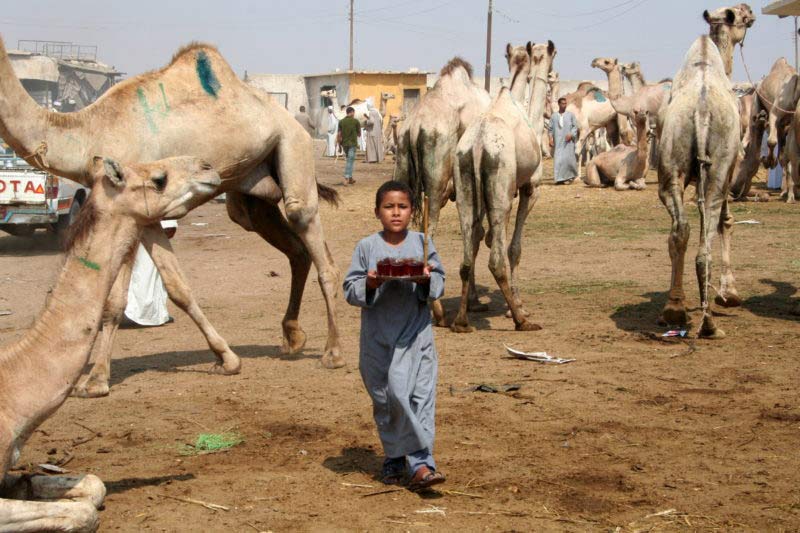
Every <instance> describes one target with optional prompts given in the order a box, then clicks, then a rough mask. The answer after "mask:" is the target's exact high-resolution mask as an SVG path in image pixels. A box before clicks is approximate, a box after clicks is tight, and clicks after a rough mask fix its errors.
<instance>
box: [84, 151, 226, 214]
mask: <svg viewBox="0 0 800 533" xmlns="http://www.w3.org/2000/svg"><path fill="white" fill-rule="evenodd" d="M92 175H93V178H94V185H93V187H92V194H91V195H90V198H91V199H92V202H93V203H94V206H95V207H96V208H97V209H102V210H108V211H111V212H113V213H118V214H122V215H128V216H132V217H134V218H135V219H136V220H137V222H138V223H139V224H151V223H153V222H156V221H158V220H160V219H162V218H180V217H182V216H184V215H185V214H186V213H188V212H189V211H191V210H192V209H194V208H195V207H197V206H198V205H200V204H202V203H204V202H206V201H208V200H210V199H211V198H213V197H214V196H215V195H216V194H217V188H218V187H219V185H220V184H221V183H222V181H221V180H220V177H219V174H217V172H216V171H215V170H214V169H213V168H212V167H211V165H209V164H208V163H206V162H205V161H203V160H201V159H198V158H196V157H187V156H183V157H170V158H167V159H161V160H159V161H153V162H152V163H140V164H130V165H122V164H120V163H118V162H116V161H114V160H113V159H110V158H107V157H100V156H97V157H95V158H94V161H93V162H92Z"/></svg>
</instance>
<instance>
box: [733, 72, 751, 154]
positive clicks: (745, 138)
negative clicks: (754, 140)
mask: <svg viewBox="0 0 800 533" xmlns="http://www.w3.org/2000/svg"><path fill="white" fill-rule="evenodd" d="M755 90H756V88H755V87H754V86H753V85H752V84H751V83H736V84H734V85H733V94H734V95H735V96H736V100H737V101H738V102H739V134H740V137H741V139H742V146H747V143H748V142H750V136H749V132H750V120H751V118H752V114H753V100H754V95H755Z"/></svg>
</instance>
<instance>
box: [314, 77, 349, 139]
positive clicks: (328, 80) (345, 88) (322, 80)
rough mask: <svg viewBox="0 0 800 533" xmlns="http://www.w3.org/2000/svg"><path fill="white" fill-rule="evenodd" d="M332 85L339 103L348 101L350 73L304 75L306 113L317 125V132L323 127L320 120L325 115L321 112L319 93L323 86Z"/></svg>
mask: <svg viewBox="0 0 800 533" xmlns="http://www.w3.org/2000/svg"><path fill="white" fill-rule="evenodd" d="M331 85H333V86H334V87H335V88H336V96H337V98H338V100H339V105H341V104H347V103H349V102H350V100H351V98H350V74H348V73H346V72H341V73H333V74H328V75H323V76H306V77H305V92H306V98H307V99H308V114H309V115H310V116H311V120H312V121H313V122H314V124H316V125H317V132H318V133H321V132H323V131H324V130H325V128H323V127H321V126H320V120H322V118H324V117H325V116H326V113H323V111H324V110H323V109H322V103H321V101H320V96H319V93H320V92H321V91H322V88H323V87H327V86H331Z"/></svg>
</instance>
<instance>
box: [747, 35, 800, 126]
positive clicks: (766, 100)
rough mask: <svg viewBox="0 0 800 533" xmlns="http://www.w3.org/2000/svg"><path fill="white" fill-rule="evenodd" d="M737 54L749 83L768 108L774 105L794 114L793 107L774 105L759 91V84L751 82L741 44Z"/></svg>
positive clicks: (780, 109) (788, 113)
mask: <svg viewBox="0 0 800 533" xmlns="http://www.w3.org/2000/svg"><path fill="white" fill-rule="evenodd" d="M742 44H744V40H742ZM739 55H740V57H741V58H742V65H743V66H744V71H745V73H746V74H747V79H748V80H749V81H750V84H751V85H752V86H753V87H755V92H756V94H757V95H758V97H759V98H761V99H762V100H763V101H765V102H766V103H767V104H769V107H770V108H772V107H774V108H776V109H778V110H779V111H783V112H784V113H786V114H787V115H794V113H795V110H793V109H792V110H789V109H784V108H782V107H780V106H777V105H775V103H774V102H772V101H770V99H769V98H767V97H766V96H764V93H763V92H762V91H761V84H758V85H756V84H755V83H753V79H752V78H751V77H750V70H748V68H747V63H745V60H744V50H742V46H741V45H739Z"/></svg>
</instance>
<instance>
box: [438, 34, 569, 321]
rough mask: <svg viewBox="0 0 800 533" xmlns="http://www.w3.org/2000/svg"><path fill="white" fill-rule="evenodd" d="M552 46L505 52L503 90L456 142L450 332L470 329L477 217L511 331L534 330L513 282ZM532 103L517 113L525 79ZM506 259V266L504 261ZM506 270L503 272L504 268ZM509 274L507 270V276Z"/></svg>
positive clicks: (534, 177) (533, 193)
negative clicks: (457, 280) (458, 248)
mask: <svg viewBox="0 0 800 533" xmlns="http://www.w3.org/2000/svg"><path fill="white" fill-rule="evenodd" d="M555 55H556V47H555V45H554V44H553V42H552V41H547V43H544V44H533V43H531V42H528V44H527V45H526V46H517V47H512V46H511V45H510V44H509V45H508V46H507V47H506V58H507V60H508V69H509V75H510V78H511V83H510V87H504V88H502V89H501V90H500V93H499V94H498V95H497V97H496V98H495V100H494V102H492V105H491V107H490V108H489V109H488V110H487V111H486V113H485V114H484V115H483V116H482V117H481V118H480V119H479V120H478V121H476V122H475V123H474V124H473V125H471V126H470V128H469V130H468V131H467V132H466V133H465V134H464V136H463V137H462V138H461V140H460V141H459V142H458V148H457V150H456V165H455V166H454V173H453V179H454V182H455V186H456V190H457V194H456V203H457V206H458V217H459V220H460V222H461V235H462V239H463V243H464V257H463V259H462V263H461V269H460V274H461V287H462V288H461V303H460V305H459V309H458V315H457V316H456V318H455V321H454V322H453V325H452V330H453V331H455V332H458V333H465V332H470V331H473V328H472V327H471V326H470V325H469V318H468V316H467V300H468V297H469V294H468V293H469V288H468V287H469V282H470V279H472V276H473V273H474V272H473V271H474V269H475V257H476V255H477V253H478V247H479V245H480V241H481V240H482V238H483V233H484V230H483V218H484V215H486V216H487V218H488V220H489V233H488V235H487V238H486V241H487V245H488V246H489V247H490V248H491V252H490V254H489V270H491V272H492V275H493V276H494V278H495V281H497V284H498V286H499V287H500V290H501V291H502V293H503V296H504V297H505V300H506V303H507V304H508V308H509V311H510V314H511V318H513V320H514V328H515V329H516V330H517V331H536V330H539V329H541V326H539V325H538V324H535V323H533V322H531V321H529V320H528V319H527V318H526V314H527V313H526V311H525V309H524V308H523V305H522V299H521V297H520V294H519V287H518V284H517V277H516V276H517V266H518V265H519V261H520V257H521V255H522V231H523V229H524V226H525V220H526V219H527V217H528V214H529V213H530V211H531V209H532V208H533V206H534V204H535V203H536V200H537V198H538V196H539V190H538V187H539V184H540V183H541V179H542V172H541V170H540V168H541V163H542V150H541V148H540V144H541V143H542V136H543V132H542V131H541V129H540V128H539V124H540V123H541V120H542V116H543V114H544V107H545V100H546V99H547V85H548V83H547V76H548V74H549V73H550V70H551V69H552V66H553V59H554V58H555ZM529 79H530V80H531V82H530V84H531V91H530V93H531V99H530V106H529V108H528V110H527V112H526V111H525V110H523V109H522V104H521V102H523V101H524V98H525V92H526V90H527V86H528V80H529ZM515 196H519V204H518V206H517V216H516V222H515V225H514V233H513V236H512V238H511V241H510V242H509V241H508V235H507V232H508V228H507V226H508V222H509V217H510V216H511V210H512V205H513V203H514V197H515ZM506 256H507V257H508V263H506V259H505V258H506ZM509 267H510V268H509ZM509 270H510V271H509Z"/></svg>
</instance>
